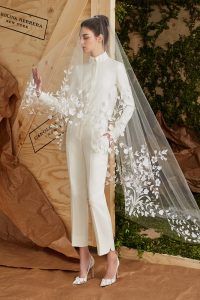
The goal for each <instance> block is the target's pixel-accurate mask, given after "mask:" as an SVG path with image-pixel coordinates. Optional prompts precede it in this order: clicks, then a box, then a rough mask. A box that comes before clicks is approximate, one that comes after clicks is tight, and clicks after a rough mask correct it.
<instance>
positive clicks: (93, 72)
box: [79, 59, 99, 138]
mask: <svg viewBox="0 0 200 300" xmlns="http://www.w3.org/2000/svg"><path fill="white" fill-rule="evenodd" d="M98 63H99V62H98V61H96V60H95V59H94V60H93V61H92V62H90V63H89V70H88V71H89V72H90V75H89V76H90V81H89V82H90V87H89V89H88V96H87V100H86V105H87V111H89V110H90V107H91V105H92V102H93V101H95V99H94V97H95V85H96V81H97V71H98ZM88 117H89V118H90V116H89V114H86V115H85V116H84V118H83V121H82V122H81V125H80V131H79V137H80V138H81V137H82V134H83V129H84V126H87V121H88Z"/></svg>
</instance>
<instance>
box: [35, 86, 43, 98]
mask: <svg viewBox="0 0 200 300" xmlns="http://www.w3.org/2000/svg"><path fill="white" fill-rule="evenodd" d="M35 92H36V95H37V97H38V98H39V97H40V95H41V93H42V90H41V88H36V89H35Z"/></svg>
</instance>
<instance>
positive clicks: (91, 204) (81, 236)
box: [66, 125, 115, 255]
mask: <svg viewBox="0 0 200 300" xmlns="http://www.w3.org/2000/svg"><path fill="white" fill-rule="evenodd" d="M91 135H92V128H91V127H90V126H88V125H87V126H80V125H78V126H68V127H67V133H66V155H67V163H68V173H69V180H70V187H71V227H72V233H71V243H72V246H74V247H84V246H88V216H89V215H88V209H89V208H90V212H91V218H92V224H93V228H94V233H95V238H96V244H97V253H98V255H104V254H107V253H108V252H109V251H110V249H111V250H115V245H114V235H113V230H112V223H111V216H110V213H109V209H108V206H107V202H106V197H105V193H104V188H105V179H106V172H107V164H108V153H101V152H100V153H95V152H94V151H93V150H92V149H91Z"/></svg>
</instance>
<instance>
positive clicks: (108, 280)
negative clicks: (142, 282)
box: [100, 258, 119, 287]
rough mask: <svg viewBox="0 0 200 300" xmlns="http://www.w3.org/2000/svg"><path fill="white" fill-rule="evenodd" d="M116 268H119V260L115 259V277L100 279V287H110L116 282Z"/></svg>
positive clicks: (117, 274) (117, 273)
mask: <svg viewBox="0 0 200 300" xmlns="http://www.w3.org/2000/svg"><path fill="white" fill-rule="evenodd" d="M118 268H119V258H117V269H116V274H115V276H114V277H113V278H102V280H101V283H100V286H101V287H105V286H108V285H111V284H113V283H114V282H116V280H117V278H118V276H119V272H118Z"/></svg>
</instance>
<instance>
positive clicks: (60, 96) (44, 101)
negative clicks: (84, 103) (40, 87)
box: [38, 70, 79, 116]
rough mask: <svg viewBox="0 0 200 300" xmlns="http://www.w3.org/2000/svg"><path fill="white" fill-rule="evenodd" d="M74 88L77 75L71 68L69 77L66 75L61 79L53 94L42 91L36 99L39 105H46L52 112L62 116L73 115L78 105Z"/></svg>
mask: <svg viewBox="0 0 200 300" xmlns="http://www.w3.org/2000/svg"><path fill="white" fill-rule="evenodd" d="M76 88H77V77H76V74H75V70H73V72H72V75H71V76H70V79H69V78H68V77H67V76H65V78H64V79H63V81H62V84H61V87H60V90H58V91H57V92H56V93H55V94H54V95H52V93H46V92H44V91H42V92H41V94H40V96H39V97H38V100H39V101H41V102H40V105H41V106H42V105H43V106H47V107H49V108H51V110H53V111H54V112H58V113H60V114H62V115H63V116H69V115H74V114H75V111H76V105H77V106H78V101H79V99H78V97H77V90H76Z"/></svg>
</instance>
